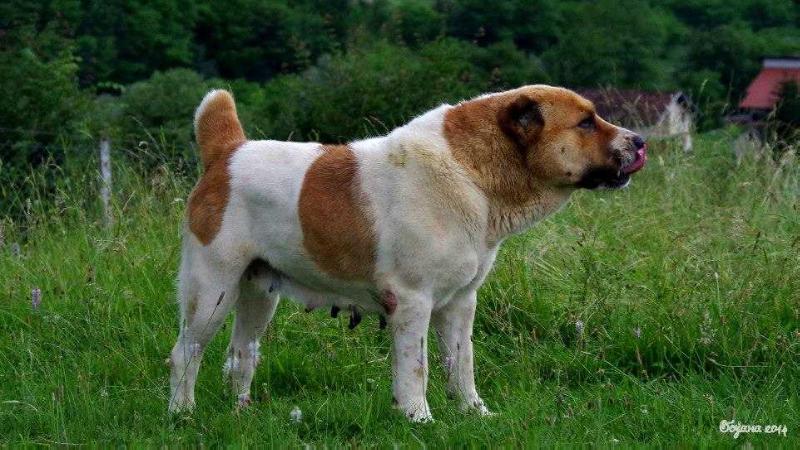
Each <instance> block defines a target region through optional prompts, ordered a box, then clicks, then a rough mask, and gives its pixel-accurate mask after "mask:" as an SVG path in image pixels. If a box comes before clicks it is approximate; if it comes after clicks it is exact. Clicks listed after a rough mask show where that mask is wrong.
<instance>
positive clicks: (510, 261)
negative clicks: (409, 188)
mask: <svg viewBox="0 0 800 450" xmlns="http://www.w3.org/2000/svg"><path fill="white" fill-rule="evenodd" d="M729 146H730V141H729V138H728V137H727V136H725V135H722V134H719V135H707V136H704V137H702V138H701V139H699V143H698V145H697V149H696V153H695V154H694V155H688V156H687V155H683V154H682V153H680V152H679V151H676V150H673V149H670V148H667V147H665V146H661V147H658V146H656V148H654V149H653V151H652V155H653V156H652V158H651V161H650V164H649V166H648V168H647V169H646V170H644V171H643V173H642V174H640V175H638V176H637V177H636V180H635V181H634V183H633V185H632V186H631V188H629V189H627V190H624V191H621V192H581V193H578V194H577V195H576V196H575V197H574V199H573V201H572V202H571V203H570V205H569V206H567V207H566V208H564V210H562V211H561V212H559V213H558V214H556V215H555V216H553V217H552V218H550V219H548V220H547V221H545V222H543V223H542V224H540V225H539V226H537V227H536V228H534V229H533V230H531V231H530V232H528V233H527V234H525V235H522V236H518V237H515V238H513V239H510V240H509V241H508V242H506V244H505V245H504V247H503V250H502V252H501V254H500V256H499V258H498V261H497V264H496V266H495V269H494V271H493V272H492V274H491V275H490V277H489V279H488V281H487V283H486V284H485V286H484V287H483V288H482V289H481V291H480V300H479V307H478V316H477V321H476V330H475V347H476V367H477V384H478V387H479V391H480V392H481V393H482V395H483V397H484V399H485V400H486V401H487V403H488V405H489V406H490V408H491V409H493V410H494V411H496V412H498V413H499V414H498V415H497V416H495V417H492V418H487V419H482V418H479V417H475V416H470V415H463V414H461V413H460V412H458V410H457V408H456V405H455V403H454V402H452V401H450V400H448V399H447V398H446V395H445V392H444V380H443V374H442V371H441V370H440V369H439V367H438V366H436V365H432V367H433V369H432V373H431V378H432V379H431V384H430V389H429V400H430V402H431V406H432V409H433V414H434V416H435V418H436V422H435V423H433V424H422V425H413V424H409V423H407V422H406V421H405V420H403V419H402V418H401V417H400V416H399V415H398V414H397V413H396V412H395V411H394V410H392V408H391V407H390V404H391V393H390V385H391V380H390V366H389V361H388V353H389V339H388V336H387V333H386V332H381V331H378V327H377V319H376V318H375V317H367V318H365V320H364V323H362V325H361V326H359V327H358V328H357V329H356V330H354V331H349V330H347V328H346V319H345V318H341V317H340V318H339V319H338V320H334V319H331V318H329V317H328V316H327V314H326V313H325V312H315V313H311V314H306V313H303V312H302V311H301V309H300V308H299V307H297V306H295V305H294V304H293V303H290V302H284V303H283V304H282V305H281V307H280V308H279V312H278V315H277V316H276V319H275V321H274V323H273V326H272V327H271V328H270V330H269V331H268V333H267V336H266V337H265V338H264V342H263V348H262V352H263V356H264V357H263V363H262V365H261V366H260V367H259V369H258V371H257V374H256V379H255V384H254V386H255V392H254V394H255V399H256V402H255V403H254V405H253V406H252V407H251V408H250V409H249V410H246V411H243V412H241V413H236V412H235V411H234V408H233V404H234V398H233V396H232V395H231V394H229V393H228V392H227V391H226V389H225V385H224V383H223V379H222V376H221V366H222V362H223V352H224V348H225V345H226V344H227V338H228V336H229V333H230V326H227V327H226V328H225V329H224V330H223V332H221V333H220V334H219V335H218V336H217V337H216V339H215V340H214V341H213V343H212V345H211V346H210V348H209V349H208V351H207V352H206V358H205V360H204V364H203V367H202V369H201V372H200V379H199V382H198V392H197V396H198V409H197V411H196V412H195V413H194V414H193V415H192V416H191V417H183V418H179V419H174V418H170V417H169V416H168V415H167V413H166V405H167V397H168V380H167V378H168V368H167V366H166V365H165V364H164V360H165V358H166V357H167V355H168V352H169V350H170V348H171V346H172V344H173V342H174V339H175V336H176V332H177V317H176V314H177V306H176V304H175V301H174V278H175V270H176V267H177V258H178V253H179V252H178V248H179V245H180V241H179V230H180V222H181V217H182V210H183V206H184V205H183V203H182V202H181V201H180V200H176V199H182V198H185V196H186V193H187V192H188V189H189V188H190V185H191V179H190V178H191V177H185V176H180V175H176V174H172V173H170V172H169V171H166V170H153V171H150V175H149V176H148V177H145V178H142V177H140V176H137V175H135V171H133V170H132V169H130V168H127V167H124V166H118V167H115V170H116V173H115V176H116V182H117V186H116V188H117V191H116V193H115V195H116V197H115V201H116V208H117V218H118V220H117V223H116V225H115V226H114V227H113V229H111V230H104V229H103V227H102V226H101V225H100V221H99V218H100V214H99V213H98V210H97V204H96V203H97V202H96V200H95V199H96V198H97V196H96V190H97V182H96V174H95V173H94V172H92V170H91V169H92V167H91V166H87V167H84V168H83V169H81V168H80V167H78V168H72V169H70V170H64V171H62V172H60V173H59V177H58V179H59V181H58V183H56V184H57V190H56V192H55V194H50V195H48V196H45V195H44V194H41V195H38V196H37V195H34V196H33V198H31V199H29V200H30V202H29V204H28V206H25V207H24V209H25V213H24V214H23V215H21V216H20V217H19V218H18V219H17V220H15V221H13V222H12V221H11V220H10V219H8V218H7V219H5V220H4V221H3V222H2V223H3V225H4V235H5V245H4V246H3V247H2V249H0V443H29V444H31V443H39V444H53V443H69V444H87V443H104V444H118V443H137V444H149V445H160V444H170V445H199V444H204V445H215V444H241V445H253V446H256V445H259V446H261V445H265V444H266V445H270V446H280V447H283V446H299V445H302V444H312V445H316V446H322V445H327V446H351V445H356V446H380V447H390V446H392V445H394V444H400V445H404V446H411V447H420V446H423V445H428V446H436V447H443V446H448V447H451V446H459V447H461V446H476V447H488V446H522V445H525V446H531V445H552V444H580V443H589V444H593V443H600V444H611V443H615V442H620V443H622V444H625V443H629V444H631V443H646V444H674V443H678V442H686V443H700V444H703V445H724V446H727V447H731V446H734V445H737V446H738V445H741V444H743V443H745V442H751V443H753V444H755V445H759V444H760V445H769V446H776V445H785V446H797V445H798V441H799V440H798V436H800V429H798V425H800V383H799V382H798V380H800V368H799V367H798V362H800V330H799V329H800V256H799V255H800V206H798V198H800V166H798V164H797V162H796V161H788V162H785V163H784V164H783V165H780V166H776V165H774V164H771V163H770V162H766V161H763V160H761V161H757V160H747V161H745V162H744V163H743V164H742V165H741V166H740V167H738V168H737V167H736V166H735V164H734V163H733V161H732V156H731V153H730V150H729V148H730V147H729ZM43 176H44V175H43V174H42V173H36V174H32V175H31V177H30V179H28V180H27V181H26V183H29V184H31V185H32V186H33V187H36V186H38V185H39V184H42V183H43V181H42V180H43V178H42V177H43ZM29 187H30V186H29ZM4 189H5V190H4V191H3V192H4V196H5V198H4V199H2V200H3V201H13V202H20V203H19V204H21V205H25V204H27V203H28V199H19V198H16V197H14V193H13V189H8V188H7V187H6V188H4ZM11 242H20V243H21V244H22V245H21V256H19V257H17V256H14V255H12V252H11V245H10V244H11ZM35 287H39V288H41V290H42V293H43V294H42V304H41V306H40V307H39V308H38V309H37V310H34V309H33V308H32V307H31V300H30V293H31V289H33V288H35ZM576 321H581V322H583V323H584V329H583V333H579V332H578V329H577V327H576ZM637 334H638V336H637ZM431 356H432V362H434V359H433V358H435V351H434V352H433V354H432V355H431ZM295 405H296V406H298V407H299V408H300V409H301V410H302V411H303V420H302V422H301V423H292V422H291V421H290V419H289V412H290V411H291V409H292V408H293V407H294V406H295ZM723 419H736V420H737V421H740V422H742V423H749V424H762V425H767V424H783V425H786V426H787V428H788V430H787V437H785V438H784V437H780V436H775V435H756V434H752V435H743V436H740V437H739V438H738V439H736V440H734V439H733V437H732V436H731V435H730V434H722V433H720V432H719V431H718V427H719V422H720V421H721V420H723Z"/></svg>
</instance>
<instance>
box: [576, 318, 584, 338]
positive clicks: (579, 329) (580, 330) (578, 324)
mask: <svg viewBox="0 0 800 450" xmlns="http://www.w3.org/2000/svg"><path fill="white" fill-rule="evenodd" d="M584 328H586V324H584V323H583V321H582V320H576V321H575V331H576V332H578V336H581V335H583V329H584Z"/></svg>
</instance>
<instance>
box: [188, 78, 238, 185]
mask: <svg viewBox="0 0 800 450" xmlns="http://www.w3.org/2000/svg"><path fill="white" fill-rule="evenodd" d="M194 134H195V137H196V139H197V145H198V146H199V147H200V160H201V161H202V162H203V169H205V170H208V168H209V167H210V166H211V165H212V164H214V163H215V162H216V161H219V160H223V161H225V160H227V156H228V155H229V154H230V153H232V152H233V151H234V150H236V148H238V147H239V146H240V145H242V144H243V143H244V141H245V140H246V138H245V136H244V130H242V124H241V123H239V117H238V116H237V114H236V103H234V101H233V96H232V95H231V93H230V92H228V91H224V90H221V89H218V90H213V91H211V92H209V93H208V94H206V96H205V97H203V101H202V102H200V106H198V107H197V110H196V111H195V113H194Z"/></svg>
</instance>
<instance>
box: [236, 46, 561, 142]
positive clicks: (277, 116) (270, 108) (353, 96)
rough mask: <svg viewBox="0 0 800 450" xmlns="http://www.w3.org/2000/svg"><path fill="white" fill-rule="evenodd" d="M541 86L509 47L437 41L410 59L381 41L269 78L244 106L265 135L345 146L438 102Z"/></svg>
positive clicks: (528, 63) (534, 70) (535, 69)
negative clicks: (257, 96)
mask: <svg viewBox="0 0 800 450" xmlns="http://www.w3.org/2000/svg"><path fill="white" fill-rule="evenodd" d="M542 81H546V76H545V75H544V72H543V71H542V70H541V68H540V67H539V65H538V63H537V61H536V60H534V59H532V58H529V57H528V56H526V55H525V54H524V53H522V52H520V51H518V50H517V49H516V48H515V47H514V46H513V44H511V43H500V44H496V45H494V46H492V47H489V48H481V47H478V46H475V45H473V44H469V43H465V42H463V41H458V40H455V39H443V40H440V41H437V42H435V43H432V44H428V45H426V46H423V47H422V48H420V49H419V50H418V51H416V52H413V51H411V50H409V49H408V48H406V47H403V46H396V45H392V44H389V43H387V42H380V43H377V44H374V45H371V46H368V47H366V48H361V49H354V50H351V51H350V52H348V53H347V54H345V55H336V56H333V57H327V58H322V59H321V60H320V61H319V62H318V63H317V65H316V66H314V67H312V68H311V69H310V70H308V71H306V72H305V73H304V74H302V75H292V76H285V77H279V78H276V79H273V80H271V81H270V82H269V83H267V84H266V85H265V88H264V96H263V97H262V98H260V99H259V101H260V103H259V104H251V105H250V107H253V108H254V109H255V110H256V111H254V112H253V115H254V117H256V118H257V119H256V125H255V127H256V128H257V129H258V130H260V132H262V133H263V134H264V135H265V136H268V137H271V138H274V139H287V138H291V139H294V140H322V141H328V142H344V141H347V140H351V139H354V138H358V137H364V136H370V135H376V134H382V133H385V132H386V131H388V130H390V129H392V128H394V127H395V126H397V125H400V124H403V123H405V122H406V121H408V120H409V119H410V118H412V117H413V116H415V115H417V114H419V113H421V112H424V111H425V110H427V109H429V108H431V107H434V106H436V105H438V104H441V103H442V102H455V101H459V100H461V99H464V98H469V97H471V96H474V95H476V94H479V93H483V92H486V91H489V90H501V89H505V88H509V87H516V86H519V85H521V84H525V83H532V82H542Z"/></svg>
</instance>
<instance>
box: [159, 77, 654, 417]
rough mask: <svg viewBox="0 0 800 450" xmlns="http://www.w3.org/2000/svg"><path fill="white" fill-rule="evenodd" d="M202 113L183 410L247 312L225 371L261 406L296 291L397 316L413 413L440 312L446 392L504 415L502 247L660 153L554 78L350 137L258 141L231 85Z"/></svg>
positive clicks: (174, 361)
mask: <svg viewBox="0 0 800 450" xmlns="http://www.w3.org/2000/svg"><path fill="white" fill-rule="evenodd" d="M194 125H195V132H196V135H197V143H198V144H199V147H200V151H201V158H202V161H203V165H204V168H205V172H204V174H203V177H202V178H201V179H200V181H199V182H198V184H197V186H196V187H195V189H194V191H193V192H192V194H191V196H190V198H189V202H188V211H187V222H186V230H185V232H184V238H183V251H182V255H181V266H180V274H179V289H178V290H179V294H178V295H179V300H180V308H181V330H180V336H179V337H178V341H177V343H176V344H175V347H174V348H173V350H172V355H171V358H170V365H171V370H172V375H171V380H170V382H171V388H172V393H171V397H170V402H169V408H170V410H171V411H180V410H184V409H190V408H191V407H193V406H194V385H195V380H196V378H197V372H198V368H199V365H200V360H201V358H202V354H203V350H204V348H205V347H206V345H207V344H208V342H209V340H210V339H211V337H212V336H213V335H214V334H215V333H216V332H217V330H218V329H219V328H220V325H221V324H222V323H223V321H224V320H225V317H226V316H227V314H228V313H229V312H230V311H231V309H233V308H234V307H235V308H236V320H235V325H234V330H233V336H232V337H231V342H230V346H229V349H228V359H227V362H226V364H225V369H226V370H227V371H228V374H229V376H230V377H231V380H232V383H233V387H234V389H235V390H236V392H237V394H238V396H239V403H240V404H241V405H245V404H247V403H249V402H250V383H251V381H252V379H253V372H254V370H255V367H256V365H257V364H258V360H259V353H258V347H259V339H260V337H261V335H262V334H263V332H264V330H265V328H266V326H267V324H268V323H269V322H270V320H271V319H272V316H273V314H274V312H275V307H276V305H277V303H278V294H279V293H282V294H285V295H287V296H289V297H291V298H293V299H295V300H297V301H299V302H301V303H303V304H305V305H306V307H307V308H310V309H313V308H316V307H321V306H332V307H334V311H338V308H349V309H350V310H351V311H353V312H354V313H358V312H359V311H365V312H377V313H380V314H384V315H386V317H387V318H388V323H389V326H390V330H391V333H392V337H393V360H392V369H393V375H394V379H393V391H394V399H395V401H396V404H397V407H398V408H399V409H400V410H402V412H403V413H404V414H405V415H406V416H408V417H409V418H410V419H411V420H414V421H426V420H430V419H431V412H430V409H429V407H428V402H427V400H426V398H425V392H426V384H427V379H428V363H427V339H428V328H429V325H430V324H433V326H434V328H435V331H436V335H437V336H438V338H439V348H440V352H441V354H442V359H443V363H444V367H445V369H446V370H447V372H448V380H449V381H448V389H449V390H450V391H451V392H452V393H453V394H454V395H456V396H458V398H459V399H460V402H461V405H462V407H463V408H464V409H467V410H476V411H477V412H479V413H481V414H488V413H489V411H488V409H487V408H486V406H485V405H484V402H483V400H481V397H480V396H479V395H478V392H477V391H476V390H475V381H474V375H473V351H472V339H471V336H472V325H473V319H474V315H475V306H476V292H477V290H478V288H479V287H480V286H481V284H482V283H483V280H484V278H485V277H486V274H487V272H488V271H489V270H490V269H491V267H492V264H493V262H494V259H495V255H496V253H497V249H498V247H499V245H500V243H501V242H502V241H503V239H504V238H505V237H507V236H509V235H510V234H513V233H517V232H520V231H523V230H525V229H526V228H528V227H530V226H531V225H533V224H534V223H536V222H537V221H538V220H540V219H542V218H543V217H545V216H547V215H548V214H550V213H552V212H554V211H556V210H557V209H558V208H559V207H560V206H561V205H563V204H564V202H565V201H566V200H567V199H568V198H569V196H570V193H572V192H573V191H575V190H576V189H577V188H596V187H610V188H615V187H622V186H625V185H626V184H627V183H628V181H629V179H630V175H631V174H632V173H633V172H635V171H637V170H639V169H641V167H642V166H643V165H644V162H645V159H646V155H645V144H644V142H643V141H642V139H641V138H640V137H639V136H636V135H635V134H634V133H632V132H630V131H628V130H625V129H623V128H619V127H616V126H614V125H611V124H609V123H607V122H605V121H604V120H603V119H601V118H600V117H598V116H597V114H596V113H595V111H594V107H593V105H592V104H591V103H590V102H589V101H587V100H586V99H584V98H582V97H580V96H579V95H577V94H575V93H574V92H572V91H569V90H566V89H562V88H556V87H550V86H540V85H537V86H526V87H522V88H519V89H515V90H511V91H507V92H501V93H497V94H490V95H484V96H481V97H478V98H475V99H473V100H469V101H465V102H462V103H459V104H458V105H455V106H451V105H442V106H440V107H438V108H436V109H434V110H431V111H429V112H427V113H425V114H423V115H421V116H419V117H417V118H415V119H414V120H412V121H411V122H409V123H408V124H407V125H404V126H402V127H400V128H397V129H395V130H394V131H392V132H391V133H389V134H388V135H386V136H382V137H377V138H372V139H366V140H363V141H357V142H352V143H350V144H348V145H321V144H318V143H293V142H278V141H248V140H247V139H246V138H245V135H244V132H243V131H242V127H241V125H240V123H239V120H238V118H237V115H236V107H235V105H234V102H233V98H232V97H231V95H230V94H229V93H228V92H225V91H219V90H218V91H212V92H209V93H208V95H206V97H205V98H204V99H203V102H202V103H201V104H200V106H199V107H198V108H197V112H196V115H195V122H194Z"/></svg>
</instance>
